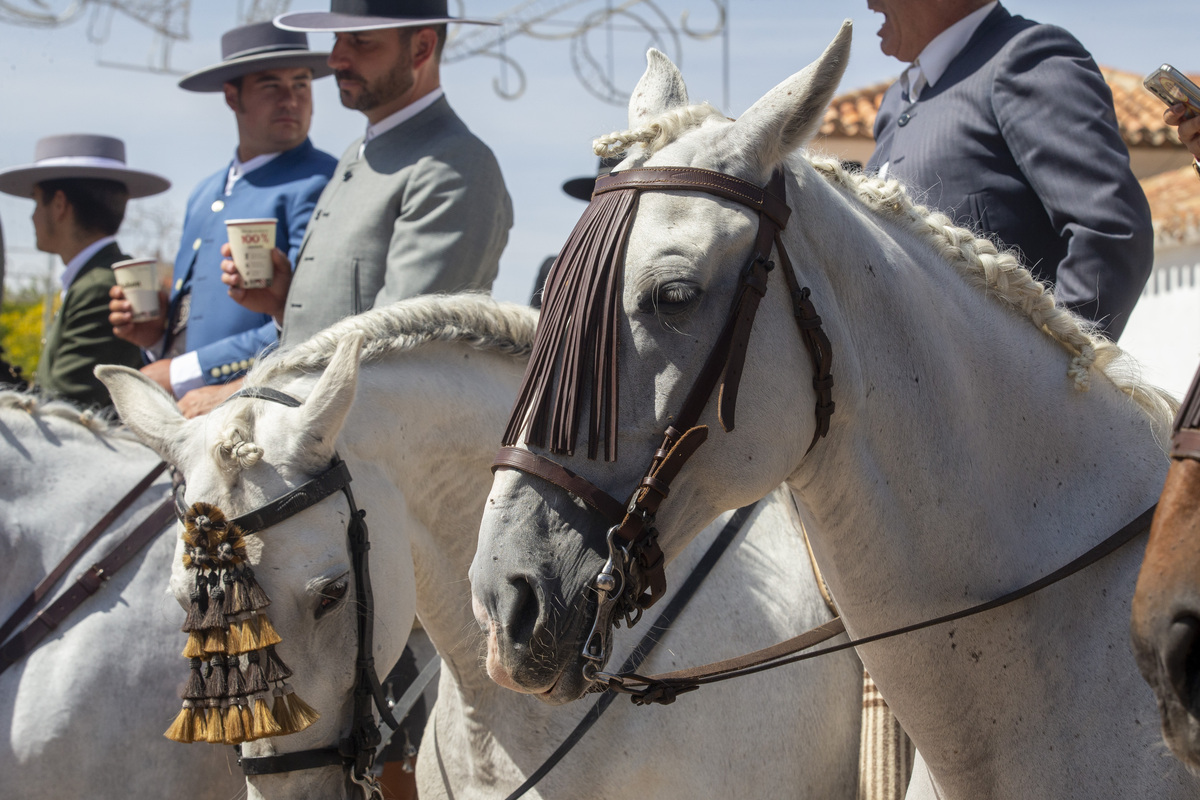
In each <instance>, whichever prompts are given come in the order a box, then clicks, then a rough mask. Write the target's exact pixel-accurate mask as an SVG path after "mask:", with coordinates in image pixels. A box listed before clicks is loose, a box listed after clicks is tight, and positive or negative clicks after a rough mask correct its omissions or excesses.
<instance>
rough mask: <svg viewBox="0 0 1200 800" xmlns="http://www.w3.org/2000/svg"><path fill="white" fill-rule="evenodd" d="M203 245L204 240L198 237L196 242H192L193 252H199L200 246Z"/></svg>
mask: <svg viewBox="0 0 1200 800" xmlns="http://www.w3.org/2000/svg"><path fill="white" fill-rule="evenodd" d="M202 244H204V240H203V239H201V238H199V237H197V238H196V241H194V242H192V249H193V250H199V249H200V245H202Z"/></svg>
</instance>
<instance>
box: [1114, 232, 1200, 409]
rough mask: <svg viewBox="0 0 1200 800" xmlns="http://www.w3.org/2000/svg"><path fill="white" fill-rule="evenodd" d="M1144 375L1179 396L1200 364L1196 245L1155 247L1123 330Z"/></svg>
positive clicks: (1124, 341) (1199, 284) (1199, 285)
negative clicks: (1150, 267) (1149, 271)
mask: <svg viewBox="0 0 1200 800" xmlns="http://www.w3.org/2000/svg"><path fill="white" fill-rule="evenodd" d="M1121 346H1122V347H1123V348H1125V349H1126V350H1128V351H1129V352H1130V353H1132V354H1133V355H1134V356H1136V357H1137V358H1138V360H1139V361H1141V362H1142V365H1143V370H1144V371H1143V374H1142V377H1143V378H1144V379H1145V380H1146V381H1148V382H1149V383H1152V384H1155V385H1157V386H1161V387H1163V388H1164V389H1167V390H1168V391H1170V392H1171V393H1172V394H1174V395H1175V396H1177V397H1179V398H1182V397H1183V395H1184V393H1185V392H1186V391H1187V388H1188V386H1189V385H1190V384H1191V381H1192V376H1193V375H1194V374H1195V373H1196V367H1197V365H1198V364H1200V245H1192V246H1190V247H1177V248H1172V249H1169V250H1159V251H1158V252H1156V253H1155V257H1154V271H1153V273H1152V274H1151V275H1150V280H1149V281H1147V283H1146V288H1145V290H1144V291H1143V292H1142V297H1141V299H1140V300H1138V304H1137V306H1136V307H1134V309H1133V316H1132V317H1130V319H1129V325H1128V326H1127V327H1126V328H1125V332H1124V333H1123V334H1121Z"/></svg>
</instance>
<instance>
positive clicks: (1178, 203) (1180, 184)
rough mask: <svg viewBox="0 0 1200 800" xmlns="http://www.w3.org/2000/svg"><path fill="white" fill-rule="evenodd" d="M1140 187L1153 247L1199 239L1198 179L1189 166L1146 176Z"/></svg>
mask: <svg viewBox="0 0 1200 800" xmlns="http://www.w3.org/2000/svg"><path fill="white" fill-rule="evenodd" d="M1142 189H1143V190H1145V192H1146V199H1147V200H1149V201H1150V216H1151V218H1152V219H1153V220H1154V246H1155V248H1159V249H1167V248H1171V247H1179V246H1181V245H1189V244H1196V243H1200V180H1197V179H1196V173H1195V171H1193V170H1192V168H1191V167H1190V166H1188V167H1183V168H1182V169H1173V170H1169V171H1167V172H1163V173H1161V174H1159V175H1155V176H1154V177H1153V178H1147V179H1146V180H1144V181H1142Z"/></svg>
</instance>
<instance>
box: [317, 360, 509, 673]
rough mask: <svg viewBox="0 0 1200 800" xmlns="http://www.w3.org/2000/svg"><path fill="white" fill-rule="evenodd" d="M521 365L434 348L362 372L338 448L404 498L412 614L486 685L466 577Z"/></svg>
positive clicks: (446, 655)
mask: <svg viewBox="0 0 1200 800" xmlns="http://www.w3.org/2000/svg"><path fill="white" fill-rule="evenodd" d="M524 368H525V362H524V360H522V359H516V358H513V357H511V356H507V355H503V354H498V353H492V352H485V351H480V350H476V349H473V348H471V347H469V346H467V345H464V344H457V343H432V344H426V345H423V346H421V347H420V348H418V349H416V350H413V351H409V352H406V353H403V354H400V355H397V356H396V357H394V358H390V359H387V360H384V361H381V362H378V363H373V364H366V365H364V366H363V368H362V369H361V371H360V373H359V385H358V393H357V396H356V399H355V409H356V411H357V410H358V409H361V412H357V413H356V412H352V413H351V415H350V416H349V417H348V418H347V421H346V426H345V427H344V428H343V431H342V434H341V437H340V442H339V444H340V445H341V446H343V447H344V449H345V454H349V455H353V456H356V457H358V458H361V459H365V460H369V461H373V462H376V463H379V464H381V465H383V466H384V468H385V470H386V471H387V473H388V474H389V475H390V477H391V479H392V480H393V481H394V483H395V485H396V488H397V489H399V491H400V493H401V494H402V495H403V498H404V503H405V505H406V506H407V511H408V515H409V521H410V523H411V528H410V537H411V541H412V548H413V563H414V567H415V570H416V580H417V615H418V617H419V618H420V620H421V624H422V625H423V626H424V628H425V630H426V632H427V633H428V634H429V637H430V639H431V640H432V641H433V643H434V645H435V646H436V647H437V649H438V652H439V653H440V654H441V655H442V657H443V659H444V660H445V661H446V663H447V665H448V668H449V669H450V670H451V671H452V672H453V673H454V674H455V676H456V678H457V679H458V680H459V682H460V683H463V684H467V685H476V684H487V683H488V679H487V677H486V675H484V674H483V672H482V671H481V670H480V669H479V648H478V646H477V645H478V641H477V639H478V625H477V623H476V622H475V619H474V616H473V614H472V612H471V599H470V584H469V583H468V581H467V570H468V568H469V567H470V564H471V559H472V557H473V556H474V554H475V544H476V537H477V535H478V531H479V519H480V517H481V516H482V515H483V506H484V502H485V500H486V498H487V494H488V491H489V490H490V488H491V483H492V476H491V472H490V469H489V468H490V466H491V462H492V459H493V457H494V456H495V454H496V450H497V448H498V447H499V441H500V437H501V434H502V433H503V426H504V423H505V421H506V418H507V414H508V411H509V409H510V408H511V406H512V403H513V400H514V398H515V397H516V389H517V385H518V383H519V382H520V379H521V375H522V373H523V372H524Z"/></svg>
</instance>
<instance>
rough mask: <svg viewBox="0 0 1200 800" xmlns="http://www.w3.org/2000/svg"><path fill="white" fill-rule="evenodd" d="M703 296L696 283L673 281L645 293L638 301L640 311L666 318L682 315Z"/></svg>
mask: <svg viewBox="0 0 1200 800" xmlns="http://www.w3.org/2000/svg"><path fill="white" fill-rule="evenodd" d="M701 294H702V291H701V289H700V287H699V286H697V285H696V284H694V283H686V282H684V281H671V282H670V283H664V284H661V285H659V286H655V287H654V288H653V289H651V290H650V291H648V292H645V293H644V294H643V295H642V296H641V297H640V298H639V299H638V310H639V311H641V312H643V313H645V314H662V315H666V316H670V315H672V314H681V313H683V312H684V311H687V310H688V309H689V308H691V307H692V306H694V305H695V304H696V302H697V301H698V300H699V299H700V295H701Z"/></svg>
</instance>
